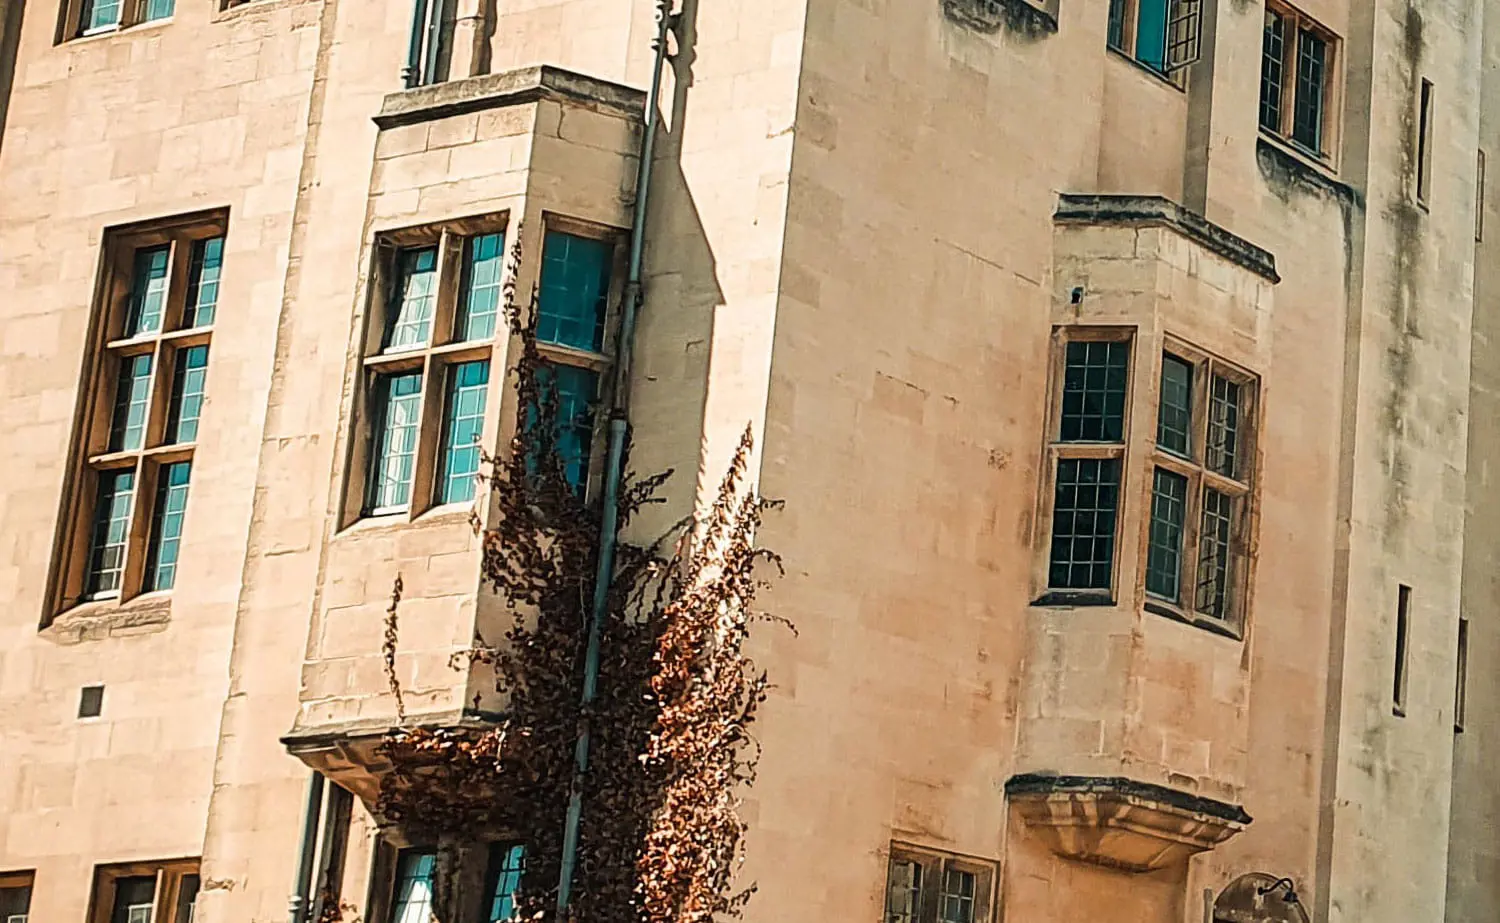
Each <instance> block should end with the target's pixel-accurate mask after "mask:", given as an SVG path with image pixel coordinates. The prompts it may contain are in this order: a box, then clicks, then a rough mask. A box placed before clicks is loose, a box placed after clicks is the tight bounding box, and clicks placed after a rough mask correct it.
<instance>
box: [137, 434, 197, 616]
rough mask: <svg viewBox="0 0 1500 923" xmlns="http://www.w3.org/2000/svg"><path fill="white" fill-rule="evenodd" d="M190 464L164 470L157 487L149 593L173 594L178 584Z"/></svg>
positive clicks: (173, 465)
mask: <svg viewBox="0 0 1500 923" xmlns="http://www.w3.org/2000/svg"><path fill="white" fill-rule="evenodd" d="M192 467H193V466H192V463H191V462H175V463H173V464H170V465H166V466H164V467H163V468H162V469H161V474H160V476H159V477H160V480H159V481H158V483H157V487H156V510H155V512H154V513H153V515H152V517H151V545H150V554H149V557H148V559H147V561H146V589H147V590H170V589H171V588H172V585H173V584H174V583H176V582H177V551H178V548H179V547H180V546H181V544H182V520H183V518H184V516H185V515H186V513H187V497H188V480H189V476H190V474H191V472H192Z"/></svg>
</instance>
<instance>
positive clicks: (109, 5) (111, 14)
mask: <svg viewBox="0 0 1500 923" xmlns="http://www.w3.org/2000/svg"><path fill="white" fill-rule="evenodd" d="M124 5H125V3H124V0H83V18H82V20H81V21H80V22H79V29H80V30H81V31H83V32H93V31H94V30H96V29H108V28H113V27H114V26H118V25H119V24H120V11H121V9H123V8H124Z"/></svg>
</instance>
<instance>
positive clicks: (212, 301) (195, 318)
mask: <svg viewBox="0 0 1500 923" xmlns="http://www.w3.org/2000/svg"><path fill="white" fill-rule="evenodd" d="M223 265H224V238H222V237H210V238H208V239H207V240H198V241H194V242H193V257H192V260H191V262H190V264H189V268H188V292H187V303H186V305H184V307H183V315H182V326H184V327H187V328H192V327H207V326H209V325H210V324H212V323H213V322H214V315H215V314H216V313H217V312H218V308H219V273H220V271H221V270H222V268H223Z"/></svg>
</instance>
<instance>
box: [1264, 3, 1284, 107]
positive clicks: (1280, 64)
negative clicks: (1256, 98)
mask: <svg viewBox="0 0 1500 923" xmlns="http://www.w3.org/2000/svg"><path fill="white" fill-rule="evenodd" d="M1285 81H1286V19H1285V18H1284V17H1283V16H1282V15H1281V14H1280V13H1277V12H1275V11H1273V10H1266V31H1265V35H1264V37H1263V38H1262V40H1261V58H1260V127H1261V128H1264V129H1266V130H1267V131H1274V132H1277V133H1280V132H1281V130H1282V128H1281V98H1282V92H1283V88H1284V86H1285Z"/></svg>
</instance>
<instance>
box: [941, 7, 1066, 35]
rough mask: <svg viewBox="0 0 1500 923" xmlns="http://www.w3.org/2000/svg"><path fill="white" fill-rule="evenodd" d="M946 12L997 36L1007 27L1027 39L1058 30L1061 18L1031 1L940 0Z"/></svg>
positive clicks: (962, 23)
mask: <svg viewBox="0 0 1500 923" xmlns="http://www.w3.org/2000/svg"><path fill="white" fill-rule="evenodd" d="M940 2H941V4H942V7H943V15H944V16H946V17H948V19H949V20H950V21H951V22H954V23H957V24H958V25H960V26H963V27H964V28H966V29H972V30H974V31H976V32H982V33H984V34H986V35H993V34H995V33H996V32H999V31H1000V30H1001V29H1004V30H1005V31H1006V32H1008V33H1010V34H1011V35H1013V36H1015V37H1016V38H1019V39H1022V40H1024V41H1026V42H1034V41H1038V40H1040V39H1044V38H1046V37H1047V36H1049V35H1053V34H1055V33H1056V32H1057V17H1055V16H1053V15H1052V14H1051V13H1049V12H1047V11H1046V10H1044V9H1041V8H1040V7H1036V6H1032V5H1031V4H1030V3H1028V2H1027V0H940Z"/></svg>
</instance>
